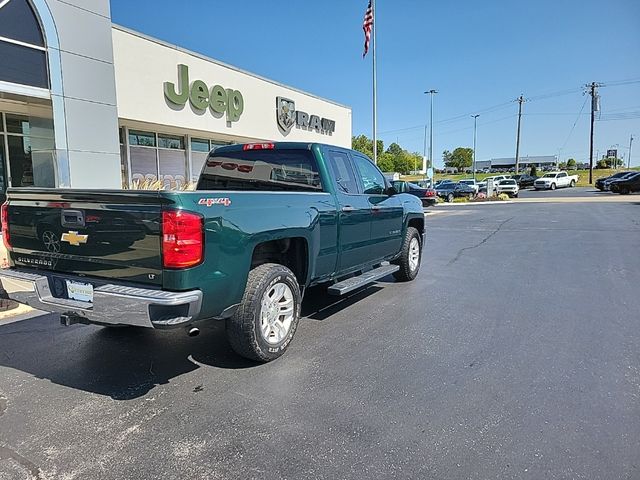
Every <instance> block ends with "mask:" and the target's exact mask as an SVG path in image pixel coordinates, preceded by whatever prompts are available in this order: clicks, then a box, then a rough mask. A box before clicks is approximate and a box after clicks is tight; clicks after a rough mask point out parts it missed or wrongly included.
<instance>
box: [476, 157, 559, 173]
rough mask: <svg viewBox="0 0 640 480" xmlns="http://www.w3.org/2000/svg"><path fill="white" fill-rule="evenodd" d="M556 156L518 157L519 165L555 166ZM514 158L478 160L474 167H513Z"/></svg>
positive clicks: (523, 166)
mask: <svg viewBox="0 0 640 480" xmlns="http://www.w3.org/2000/svg"><path fill="white" fill-rule="evenodd" d="M557 161H558V158H557V157H556V156H555V155H542V156H533V157H529V156H526V157H520V167H521V168H529V167H531V166H533V165H535V166H536V168H544V167H555V166H556V163H557ZM515 166H516V158H515V157H507V158H492V159H491V160H480V161H477V162H476V169H478V170H484V169H486V168H507V169H508V168H515Z"/></svg>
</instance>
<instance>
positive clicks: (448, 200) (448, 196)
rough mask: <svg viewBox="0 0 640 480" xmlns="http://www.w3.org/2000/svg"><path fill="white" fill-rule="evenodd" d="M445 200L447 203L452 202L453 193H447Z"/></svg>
mask: <svg viewBox="0 0 640 480" xmlns="http://www.w3.org/2000/svg"><path fill="white" fill-rule="evenodd" d="M447 202H449V203H451V202H453V193H450V194H449V195H447Z"/></svg>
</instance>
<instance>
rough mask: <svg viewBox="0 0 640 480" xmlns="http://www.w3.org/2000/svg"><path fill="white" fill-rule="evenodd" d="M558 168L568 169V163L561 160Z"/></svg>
mask: <svg viewBox="0 0 640 480" xmlns="http://www.w3.org/2000/svg"><path fill="white" fill-rule="evenodd" d="M558 168H559V169H560V170H566V169H567V164H566V163H565V162H560V163H559V164H558Z"/></svg>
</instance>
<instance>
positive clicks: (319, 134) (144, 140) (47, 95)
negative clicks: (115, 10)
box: [0, 0, 351, 192]
mask: <svg viewBox="0 0 640 480" xmlns="http://www.w3.org/2000/svg"><path fill="white" fill-rule="evenodd" d="M283 140H286V141H303V142H322V143H329V144H334V145H339V146H344V147H349V146H350V145H351V109H350V108H348V107H345V106H343V105H340V104H338V103H335V102H332V101H329V100H325V99H322V98H319V97H317V96H315V95H312V94H309V93H305V92H302V91H300V90H298V89H295V88H291V87H287V86H285V85H282V84H280V83H278V82H275V81H272V80H269V79H266V78H263V77H260V76H258V75H255V74H252V73H249V72H246V71H243V70H240V69H238V68H235V67H232V66H230V65H227V64H224V63H221V62H218V61H216V60H213V59H211V58H207V57H205V56H203V55H200V54H198V53H194V52H190V51H187V50H185V49H182V48H180V47H178V46H175V45H170V44H167V43H165V42H162V41H160V40H156V39H153V38H150V37H148V36H146V35H143V34H141V33H138V32H135V31H132V30H129V29H126V28H123V27H120V26H116V25H113V24H112V23H111V17H110V6H109V1H108V0H64V1H60V0H0V160H1V162H0V187H1V188H2V192H4V190H5V189H6V188H7V187H9V186H14V187H19V186H42V187H72V188H122V187H123V186H124V187H131V186H133V185H134V184H139V183H142V182H155V181H157V180H159V181H161V182H162V183H163V184H164V185H165V186H166V187H172V188H179V187H181V186H183V185H185V184H187V183H189V182H191V181H193V180H194V179H196V178H197V177H198V174H199V172H200V169H201V167H202V165H203V163H204V161H205V158H206V155H207V153H208V152H209V150H210V149H211V148H213V147H215V146H216V145H221V144H228V143H238V142H254V141H258V142H259V141H283Z"/></svg>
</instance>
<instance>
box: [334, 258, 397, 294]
mask: <svg viewBox="0 0 640 480" xmlns="http://www.w3.org/2000/svg"><path fill="white" fill-rule="evenodd" d="M398 270H400V267H399V266H398V265H381V266H379V267H378V268H374V269H373V270H369V271H368V272H366V273H363V274H361V275H358V276H357V277H351V278H347V279H346V280H343V281H342V282H338V283H334V284H333V285H331V286H330V287H329V288H328V289H327V292H328V293H329V295H344V294H345V293H349V292H352V291H353V290H356V289H357V288H360V287H364V286H365V285H368V284H369V283H372V282H375V281H376V280H379V279H381V278H382V277H386V276H387V275H389V274H390V273H393V272H397V271H398Z"/></svg>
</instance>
